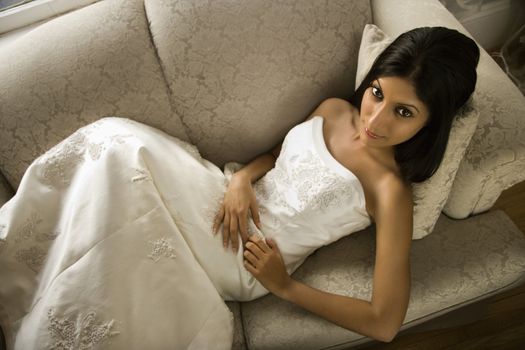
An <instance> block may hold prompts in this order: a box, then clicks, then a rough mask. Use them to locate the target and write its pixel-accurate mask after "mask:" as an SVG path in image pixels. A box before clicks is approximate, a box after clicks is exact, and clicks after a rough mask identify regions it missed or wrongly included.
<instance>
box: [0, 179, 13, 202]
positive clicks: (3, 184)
mask: <svg viewBox="0 0 525 350" xmlns="http://www.w3.org/2000/svg"><path fill="white" fill-rule="evenodd" d="M14 194H15V191H13V188H12V187H11V185H9V183H8V182H7V180H6V179H5V177H4V175H3V174H2V173H0V207H1V206H2V205H4V204H5V203H6V202H7V201H8V200H10V199H11V197H13V196H14Z"/></svg>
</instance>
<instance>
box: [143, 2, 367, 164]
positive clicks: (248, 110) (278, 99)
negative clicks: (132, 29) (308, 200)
mask: <svg viewBox="0 0 525 350" xmlns="http://www.w3.org/2000/svg"><path fill="white" fill-rule="evenodd" d="M145 7H146V14H147V16H148V20H149V22H150V27H151V32H152V36H153V40H154V43H155V46H156V47H157V49H158V54H159V58H160V60H161V64H162V67H163V69H164V72H165V74H166V77H167V80H168V84H169V87H170V92H171V93H172V94H173V101H174V108H175V110H176V112H177V113H178V114H179V115H180V116H181V118H182V120H183V122H184V124H185V125H186V126H187V128H188V129H187V130H188V134H189V136H190V138H191V140H192V141H193V142H194V143H195V145H196V146H197V147H198V148H199V150H200V152H201V154H202V156H203V157H204V158H206V159H208V160H210V161H212V162H214V163H215V164H217V165H218V166H220V167H222V166H223V165H224V163H225V162H228V161H237V162H241V163H244V162H247V161H249V160H251V159H252V158H253V157H255V156H256V155H258V154H260V153H262V152H265V151H268V150H269V149H270V148H271V147H273V146H274V145H275V144H276V143H277V142H279V141H282V139H283V137H284V135H285V134H286V132H287V131H288V130H289V129H290V128H291V127H292V126H293V125H295V124H297V123H298V122H302V121H304V119H305V118H306V117H307V116H308V115H309V113H311V112H312V110H313V109H314V108H315V107H317V105H318V104H319V103H320V102H321V101H322V100H323V99H325V98H328V97H332V96H335V97H343V98H348V97H349V96H350V95H351V94H352V92H353V87H354V79H355V69H356V65H357V53H358V49H359V43H360V41H361V33H362V31H363V27H364V26H365V24H366V23H368V22H370V21H371V11H370V4H369V1H368V0H357V1H347V0H330V1H316V0H309V1H305V0H288V1H266V0H251V1H243V0H237V1H231V0H214V1H204V0H194V1H173V0H145Z"/></svg>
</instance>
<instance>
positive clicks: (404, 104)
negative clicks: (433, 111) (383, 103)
mask: <svg viewBox="0 0 525 350" xmlns="http://www.w3.org/2000/svg"><path fill="white" fill-rule="evenodd" d="M375 81H376V82H377V85H379V88H380V89H381V91H383V87H382V86H381V84H380V83H379V79H375ZM400 104H402V105H403V106H409V107H412V108H414V109H415V110H416V111H417V112H418V113H421V112H420V111H419V109H417V107H416V106H414V105H411V104H408V103H400Z"/></svg>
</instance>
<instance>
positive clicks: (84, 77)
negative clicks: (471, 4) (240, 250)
mask: <svg viewBox="0 0 525 350" xmlns="http://www.w3.org/2000/svg"><path fill="white" fill-rule="evenodd" d="M367 23H374V24H375V25H377V26H378V27H379V28H381V29H382V30H383V31H384V32H385V33H386V35H388V36H390V37H391V38H394V37H395V36H397V35H398V34H400V33H402V32H404V31H406V30H408V29H411V28H414V27H420V26H446V27H450V28H455V29H458V30H459V31H461V32H463V33H465V34H467V35H468V33H467V32H466V30H465V29H464V28H463V27H462V26H461V24H460V23H459V22H458V21H457V20H456V19H455V18H454V17H453V16H452V15H451V14H450V13H449V12H448V11H447V10H446V9H445V7H444V6H443V5H442V4H441V3H440V2H439V1H438V0H421V1H409V0H396V1H394V0H353V1H347V0H331V1H317V0H309V1H304V0H286V1H265V0H248V1H243V0H213V1H210V0H185V1H182V0H104V1H99V2H96V3H94V4H92V5H89V6H87V7H84V8H82V9H79V10H76V11H73V12H70V13H68V14H65V15H63V16H60V17H57V18H55V19H53V20H51V21H49V22H47V23H45V24H43V25H41V26H38V27H36V28H35V29H33V30H31V31H30V32H28V33H27V34H25V35H23V36H21V37H19V38H18V39H17V40H15V41H13V42H11V43H9V44H8V45H6V46H3V47H0V77H1V79H0V140H1V142H0V171H1V180H2V181H0V204H3V203H5V202H6V201H7V200H9V198H10V197H11V196H13V194H14V193H15V191H16V188H17V187H18V185H19V183H20V180H21V178H22V175H23V173H24V170H25V169H26V168H27V166H28V165H29V164H30V163H31V161H32V160H33V159H35V158H36V157H37V156H39V155H40V154H41V153H43V152H44V151H45V150H47V149H49V148H50V147H52V146H53V145H55V144H57V143H58V142H59V141H60V140H62V139H63V138H65V137H67V136H68V135H70V134H71V133H72V132H74V131H75V130H76V129H78V128H79V127H80V126H83V125H86V124H89V123H91V122H92V121H95V120H97V119H100V118H102V117H104V116H121V117H127V118H131V119H134V120H137V121H140V122H143V123H146V124H149V125H151V126H154V127H157V128H159V129H161V130H163V131H165V132H167V133H169V134H171V135H173V136H177V137H179V138H180V139H182V140H185V141H188V142H191V143H193V144H195V145H196V146H197V147H198V149H199V151H200V153H201V155H202V156H203V157H204V158H206V159H209V160H210V161H212V162H214V163H215V164H217V165H218V166H219V167H221V168H222V167H224V165H225V164H226V163H227V162H239V163H240V164H242V163H246V162H248V161H249V160H251V159H252V158H254V157H255V156H257V155H259V154H261V153H263V152H267V151H269V150H270V149H271V148H272V147H273V146H274V145H275V144H276V143H277V142H279V141H281V140H282V138H283V136H284V135H285V134H286V132H287V131H288V130H289V129H290V128H291V127H292V126H293V125H295V124H297V123H299V122H301V121H303V120H304V119H305V118H306V116H308V115H309V113H310V112H311V111H312V110H313V109H314V108H315V107H316V106H317V105H318V104H319V103H320V102H321V101H322V100H324V99H326V98H328V97H340V98H348V97H349V96H350V95H351V93H352V91H353V89H354V86H355V78H356V71H357V65H358V53H360V45H361V43H362V33H363V29H364V28H365V25H366V24H367ZM481 51H482V54H481V60H480V63H479V66H478V74H479V75H478V85H477V88H476V92H475V94H474V96H473V99H472V101H471V105H470V107H469V108H470V109H469V111H467V112H464V113H469V117H468V118H466V119H463V120H466V122H465V123H466V124H468V125H467V126H464V128H463V129H462V130H466V129H465V128H467V129H468V130H471V131H469V132H467V133H466V134H464V135H462V136H461V137H459V136H458V137H456V139H457V140H456V141H457V142H458V145H460V143H462V144H463V147H459V148H458V149H459V150H460V151H458V152H449V153H450V154H449V156H448V158H447V159H446V162H447V164H446V165H447V166H448V167H449V171H448V172H447V173H446V176H444V175H443V174H442V175H441V177H442V178H441V180H440V181H441V182H439V183H430V184H429V186H428V187H429V188H430V190H429V191H427V192H425V193H424V197H425V201H426V203H427V204H426V205H427V206H423V205H421V206H419V207H418V206H417V203H416V211H417V215H418V216H419V217H422V218H423V219H425V220H426V221H428V222H429V223H427V224H426V226H425V225H423V226H424V227H423V228H422V231H421V232H422V233H421V234H419V235H415V237H414V238H418V239H415V240H414V241H413V244H412V252H411V266H412V272H411V273H412V282H411V284H412V291H411V298H410V304H409V308H408V313H407V315H406V319H405V322H404V325H403V327H402V329H403V330H405V329H409V328H414V327H415V326H417V325H419V324H422V323H424V322H425V321H428V320H430V319H435V318H438V317H441V318H442V317H444V316H442V315H445V314H449V313H450V312H453V311H454V310H457V309H460V308H463V309H464V308H465V307H466V306H467V305H471V304H473V303H474V302H476V301H479V300H482V299H485V298H487V297H489V296H491V295H494V294H497V293H500V292H502V291H504V290H507V289H510V288H513V287H515V286H517V285H519V284H521V283H523V281H524V278H525V237H524V235H523V233H522V232H520V231H519V230H518V228H517V227H516V226H515V225H514V224H513V223H512V221H511V220H510V219H509V218H508V217H507V216H506V215H505V214H504V213H503V212H501V211H487V210H488V209H490V207H491V206H492V205H493V204H494V202H495V200H496V199H497V198H498V196H499V195H500V193H501V192H502V191H503V190H504V189H506V188H508V187H510V186H512V185H513V184H515V183H517V182H519V181H523V180H525V171H524V170H525V118H524V117H525V98H524V97H523V95H522V94H521V93H520V91H519V90H518V89H517V88H516V87H515V86H514V85H513V84H512V82H511V81H510V79H509V78H508V77H507V76H506V75H505V74H504V73H503V71H502V70H501V69H500V68H499V67H498V66H497V64H496V63H495V62H494V61H492V60H491V58H490V57H489V56H488V54H487V53H486V52H485V51H484V50H483V49H482V50H481ZM467 122H468V123H467ZM456 146H457V145H456ZM460 146H461V145H460ZM420 199H421V198H419V197H418V198H417V200H420ZM428 206H430V207H432V209H428V210H427V209H426V208H427V207H428ZM418 208H419V209H418ZM442 212H444V214H443V213H442ZM374 243H375V235H374V227H373V226H371V227H369V228H367V229H365V230H363V231H360V232H357V233H354V234H352V235H350V236H348V237H345V238H343V239H341V240H339V241H337V242H335V243H332V244H330V245H328V246H325V247H322V248H320V249H318V250H317V251H316V252H315V253H314V254H313V255H312V256H310V257H309V258H308V259H307V260H306V262H305V263H304V264H303V265H302V266H301V267H300V268H299V269H298V270H297V271H296V272H295V273H294V278H297V279H299V280H301V281H303V282H305V283H307V284H309V285H311V286H314V287H316V288H319V289H322V290H325V291H328V292H333V293H339V294H343V295H348V296H354V297H358V298H364V299H369V298H370V296H371V290H372V276H373V267H374V254H375V246H374ZM0 268H1V267H0ZM227 304H228V306H229V307H230V309H231V311H232V313H233V314H234V317H235V327H236V328H235V335H234V343H233V348H234V349H328V348H330V349H346V348H351V347H355V346H360V345H362V344H364V343H367V342H371V339H370V338H367V337H363V336H361V335H359V334H357V333H354V332H351V331H348V330H345V329H342V328H340V327H338V326H335V325H333V324H330V323H329V322H327V321H325V320H323V319H321V318H319V317H317V316H315V315H312V314H310V313H308V312H306V311H304V310H302V309H300V308H298V307H296V306H295V305H292V304H289V303H287V302H284V301H282V300H280V299H278V298H276V297H275V296H273V295H267V296H265V297H262V298H260V299H257V300H254V301H250V302H228V303H227ZM0 308H1V306H0ZM0 312H1V310H0ZM137 332H140V330H137Z"/></svg>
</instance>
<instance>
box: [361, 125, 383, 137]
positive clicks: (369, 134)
mask: <svg viewBox="0 0 525 350" xmlns="http://www.w3.org/2000/svg"><path fill="white" fill-rule="evenodd" d="M365 132H366V134H367V135H368V136H370V137H371V138H373V139H381V138H383V137H384V136H381V135H377V134H374V133H373V132H372V131H370V130H369V129H368V128H365Z"/></svg>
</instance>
